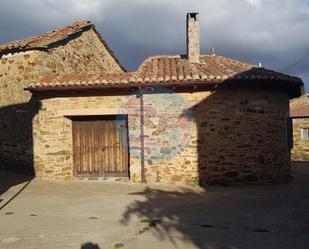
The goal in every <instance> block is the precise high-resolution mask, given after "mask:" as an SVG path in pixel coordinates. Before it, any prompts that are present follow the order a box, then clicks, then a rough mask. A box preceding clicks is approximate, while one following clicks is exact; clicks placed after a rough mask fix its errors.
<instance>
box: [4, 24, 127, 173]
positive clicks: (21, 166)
mask: <svg viewBox="0 0 309 249" xmlns="http://www.w3.org/2000/svg"><path fill="white" fill-rule="evenodd" d="M103 72H108V73H112V72H124V69H123V67H122V66H121V65H120V64H119V62H118V60H117V59H116V57H115V56H114V54H113V52H112V51H111V49H110V48H109V47H108V45H107V43H106V42H105V41H104V40H103V38H102V36H101V35H100V34H99V33H98V32H97V31H96V29H95V27H94V25H93V24H92V23H90V22H89V21H79V22H75V23H73V24H71V25H68V26H65V27H62V28H59V29H56V30H54V31H51V32H47V33H44V34H41V35H38V36H32V37H28V38H26V39H22V40H17V41H12V42H9V43H6V44H2V45H0V162H1V164H0V169H6V170H11V171H17V172H23V173H30V174H33V173H34V172H33V160H34V155H33V133H34V134H35V133H36V132H35V131H33V129H32V119H33V117H34V116H35V115H36V113H37V110H38V109H39V108H40V107H39V106H38V105H39V103H38V102H37V101H35V100H34V99H33V98H32V96H31V94H30V93H29V92H28V91H24V88H25V87H26V86H27V85H29V83H31V82H36V81H38V80H39V77H40V76H42V75H45V74H49V75H62V74H68V73H72V74H76V73H79V74H88V73H92V74H101V73H103Z"/></svg>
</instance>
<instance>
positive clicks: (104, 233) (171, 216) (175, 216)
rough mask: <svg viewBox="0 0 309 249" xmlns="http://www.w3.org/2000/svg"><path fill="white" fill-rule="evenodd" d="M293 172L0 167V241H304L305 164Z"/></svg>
mask: <svg viewBox="0 0 309 249" xmlns="http://www.w3.org/2000/svg"><path fill="white" fill-rule="evenodd" d="M293 176H294V178H295V179H294V181H293V183H291V184H285V185H264V186H238V187H209V188H207V190H205V189H202V188H199V187H195V188H193V187H192V188H191V187H186V186H171V185H161V184H160V185H159V184H158V185H154V184H152V185H145V184H130V183H112V182H55V181H47V180H41V179H32V180H31V179H26V178H25V177H22V176H18V175H13V174H5V173H0V194H1V197H0V208H1V209H0V224H1V226H0V248H3V249H11V248H23V249H30V248H31V249H36V248H40V249H45V248H46V249H49V248H53V249H54V248H57V249H61V248H74V249H99V248H100V249H114V248H124V249H127V248H131V249H133V248H134V249H139V248H140V249H142V248H143V249H147V248H150V249H159V248H162V249H171V248H186V249H191V248H192V249H193V248H203V249H307V248H309V164H307V165H305V164H299V165H294V167H293Z"/></svg>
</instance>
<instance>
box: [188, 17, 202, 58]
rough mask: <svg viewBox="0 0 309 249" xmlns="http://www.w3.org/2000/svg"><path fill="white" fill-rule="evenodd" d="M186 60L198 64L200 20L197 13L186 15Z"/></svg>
mask: <svg viewBox="0 0 309 249" xmlns="http://www.w3.org/2000/svg"><path fill="white" fill-rule="evenodd" d="M187 59H188V60H189V61H192V62H200V18H199V14H198V13H188V14H187Z"/></svg>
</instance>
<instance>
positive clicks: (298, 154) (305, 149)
mask: <svg viewBox="0 0 309 249" xmlns="http://www.w3.org/2000/svg"><path fill="white" fill-rule="evenodd" d="M302 128H309V118H294V119H293V149H292V160H294V161H309V140H304V139H302V138H301V129H302Z"/></svg>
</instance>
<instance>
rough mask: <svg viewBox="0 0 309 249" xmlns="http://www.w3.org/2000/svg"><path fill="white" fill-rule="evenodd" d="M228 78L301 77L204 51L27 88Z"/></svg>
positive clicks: (156, 58)
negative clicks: (128, 70) (192, 58)
mask: <svg viewBox="0 0 309 249" xmlns="http://www.w3.org/2000/svg"><path fill="white" fill-rule="evenodd" d="M228 79H236V80H242V79H243V80H273V81H278V82H279V81H280V82H282V81H286V82H289V83H292V84H293V85H295V87H299V86H300V85H302V84H303V83H302V81H301V79H299V78H297V77H292V76H289V75H284V74H281V73H277V72H274V71H271V70H267V69H264V68H258V67H256V66H254V65H250V64H246V63H242V62H240V61H236V60H233V59H230V58H227V57H223V56H217V55H203V56H201V58H200V63H195V62H190V61H189V60H187V59H186V58H185V57H183V56H153V57H149V58H147V59H146V60H145V61H144V63H143V64H142V65H141V66H140V67H139V68H138V70H137V71H136V72H131V73H118V74H105V75H97V76H96V75H67V76H45V77H42V79H41V80H40V81H39V82H35V83H32V84H31V85H30V86H29V88H28V89H27V90H30V91H33V90H35V89H36V88H40V89H42V88H45V89H46V90H47V89H51V88H53V89H55V88H59V89H61V88H68V87H69V88H78V87H87V88H89V87H102V88H103V87H110V86H116V87H117V86H120V85H126V86H128V87H130V86H132V85H138V84H144V85H147V84H161V85H164V84H165V85H169V84H182V83H186V84H187V83H190V82H191V83H192V84H198V83H201V84H218V83H222V82H223V81H225V80H228Z"/></svg>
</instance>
